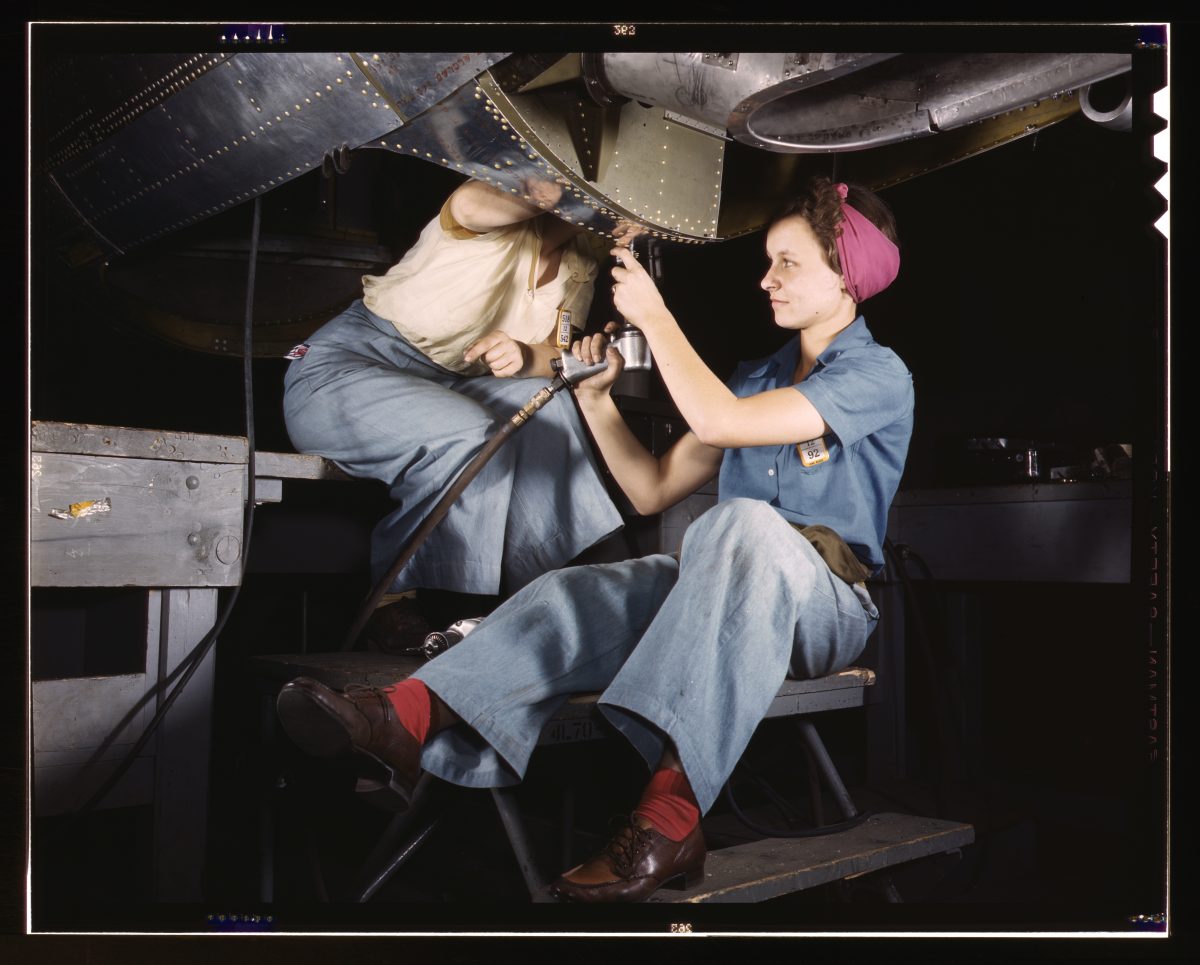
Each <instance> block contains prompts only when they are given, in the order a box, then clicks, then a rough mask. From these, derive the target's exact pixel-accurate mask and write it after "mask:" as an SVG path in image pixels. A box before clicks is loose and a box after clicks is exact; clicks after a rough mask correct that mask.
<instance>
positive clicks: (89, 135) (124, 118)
mask: <svg viewBox="0 0 1200 965" xmlns="http://www.w3.org/2000/svg"><path fill="white" fill-rule="evenodd" d="M203 57H204V55H203V54H197V55H196V56H194V57H192V58H191V59H190V60H187V61H185V62H184V63H183V64H181V65H180V66H178V67H176V68H175V69H174V70H172V71H170V72H169V73H167V74H166V75H164V76H163V77H162V78H160V79H159V80H157V81H155V82H154V83H153V84H151V85H150V86H149V87H147V88H146V89H145V90H144V91H140V92H139V93H137V94H134V95H133V96H132V97H129V98H127V99H126V100H125V102H124V103H122V104H121V106H120V107H117V108H114V109H113V110H111V111H109V112H108V113H107V114H105V115H104V116H103V117H102V118H100V119H99V120H98V121H95V122H94V123H93V124H92V125H91V126H90V127H89V128H88V130H87V131H86V132H84V133H83V134H81V135H80V136H79V138H78V139H77V140H76V143H75V144H74V145H72V146H71V147H69V148H64V149H63V150H62V151H59V152H58V153H57V154H54V155H52V156H51V157H50V158H49V159H48V160H47V161H46V167H48V168H54V167H57V166H58V165H60V164H63V163H65V162H67V161H69V160H71V159H72V158H74V157H78V156H79V155H80V154H82V153H83V152H85V151H87V150H90V149H91V148H92V147H94V146H95V145H96V143H98V142H99V141H102V140H104V139H105V138H106V137H108V136H109V135H111V134H112V133H113V131H115V130H117V129H118V128H120V127H122V126H123V125H125V124H128V123H129V122H130V121H132V120H134V119H135V118H137V117H139V116H140V115H141V114H143V113H145V111H147V110H148V109H150V108H151V107H153V106H154V105H155V104H157V103H158V102H159V101H161V100H162V99H163V98H164V97H166V96H168V95H169V94H172V93H174V92H175V91H177V90H179V89H181V88H182V87H183V86H184V85H183V84H182V83H179V82H176V83H174V84H171V85H170V86H169V87H168V88H167V89H165V90H163V91H162V92H160V93H159V94H158V95H157V96H155V97H152V98H151V97H150V95H151V94H152V93H154V91H155V90H156V89H157V88H159V87H160V86H161V85H163V84H166V83H167V80H168V78H171V77H174V76H175V75H176V74H178V73H179V72H181V71H183V70H186V69H187V68H188V67H190V66H191V65H193V64H195V63H196V62H198V61H199V60H201V59H202V58H203ZM223 61H225V55H224V54H218V55H216V56H215V57H213V58H212V59H210V60H208V61H207V63H205V64H203V65H201V66H200V68H199V69H198V70H193V71H190V72H189V73H188V75H187V80H188V81H189V82H190V81H191V80H194V79H196V78H198V77H200V76H201V75H202V74H204V73H205V72H206V71H207V70H208V69H209V68H210V67H215V66H217V65H218V64H220V63H222V62H223ZM143 98H149V99H148V100H147V101H146V102H145V103H143V104H139V103H138V102H139V101H140V100H142V99H143ZM122 112H126V113H124V114H122ZM118 115H121V116H119V117H118ZM83 116H86V114H82V115H80V117H83ZM114 118H117V119H116V120H113V119H114ZM78 120H79V118H76V121H78ZM76 121H72V122H71V123H72V124H74V123H76ZM70 126H71V125H70V124H68V125H67V127H65V128H63V131H66V130H67V129H68V128H69V127H70ZM61 133H62V132H60V134H59V135H56V136H61Z"/></svg>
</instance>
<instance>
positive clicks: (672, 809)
mask: <svg viewBox="0 0 1200 965" xmlns="http://www.w3.org/2000/svg"><path fill="white" fill-rule="evenodd" d="M633 813H634V814H636V815H638V817H642V818H645V819H646V820H647V821H649V822H650V823H651V824H652V825H654V830H656V831H658V832H659V833H660V834H663V835H666V836H667V837H668V838H670V839H671V840H672V841H682V840H683V839H684V838H686V837H687V836H688V835H689V834H691V833H692V829H693V828H694V827H695V826H696V825H697V824H699V823H700V805H698V804H697V803H696V796H695V795H694V794H693V793H692V786H691V785H690V784H688V780H687V778H686V777H684V776H683V774H681V773H680V772H679V771H674V770H671V768H669V767H664V768H661V769H660V770H658V771H656V772H655V773H654V776H653V777H652V778H650V783H649V784H647V785H646V790H645V791H643V792H642V799H641V801H639V802H638V806H637V807H636V808H634V809H633Z"/></svg>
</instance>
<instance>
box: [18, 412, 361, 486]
mask: <svg viewBox="0 0 1200 965" xmlns="http://www.w3.org/2000/svg"><path fill="white" fill-rule="evenodd" d="M30 449H31V451H33V452H65V453H72V454H74V455H81V456H105V457H108V458H114V459H168V460H172V461H175V462H224V463H230V464H231V465H245V464H246V457H247V455H248V452H249V449H248V446H247V443H246V438H245V436H217V435H209V434H205V433H198V432H172V431H163V430H158V429H135V428H132V427H129V426H98V425H88V424H85V423H79V422H34V423H33V426H32V430H31V433H30ZM254 469H255V472H256V473H257V474H258V475H259V476H263V477H274V478H278V479H350V478H352V477H351V476H348V475H346V474H345V473H344V472H342V471H341V470H340V469H339V468H338V467H337V466H335V465H334V464H333V463H332V462H330V461H329V460H328V459H322V458H321V457H320V456H308V455H303V454H301V453H295V452H256V453H255V454H254Z"/></svg>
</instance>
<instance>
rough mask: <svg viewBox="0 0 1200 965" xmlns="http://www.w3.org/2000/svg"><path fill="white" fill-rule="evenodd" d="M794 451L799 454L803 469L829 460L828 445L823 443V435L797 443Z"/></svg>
mask: <svg viewBox="0 0 1200 965" xmlns="http://www.w3.org/2000/svg"><path fill="white" fill-rule="evenodd" d="M796 453H797V454H798V455H799V456H800V463H801V465H803V466H804V468H805V469H811V468H812V467H813V466H819V465H821V463H823V462H829V447H828V446H826V445H825V437H824V436H818V437H817V438H816V439H809V440H808V442H801V443H797V445H796Z"/></svg>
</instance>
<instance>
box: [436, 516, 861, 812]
mask: <svg viewBox="0 0 1200 965" xmlns="http://www.w3.org/2000/svg"><path fill="white" fill-rule="evenodd" d="M878 617H879V613H878V611H877V610H876V609H875V606H874V604H873V603H872V602H871V598H870V596H869V595H868V594H867V591H866V589H865V587H862V586H861V585H860V586H855V587H852V586H850V585H849V584H847V583H846V582H845V581H843V580H842V579H840V578H839V577H837V576H836V575H834V574H833V573H832V572H831V571H830V569H829V567H828V566H826V564H825V562H824V561H823V560H822V559H821V557H820V556H819V555H818V554H817V552H816V550H814V549H813V547H812V544H811V543H810V542H809V541H808V540H807V539H805V538H804V537H803V536H801V535H800V534H799V533H798V532H797V531H796V530H795V529H794V528H793V527H792V526H791V525H790V524H788V523H787V521H786V520H784V519H783V517H781V516H780V515H779V514H778V513H776V512H775V511H774V510H773V509H772V508H771V507H770V506H769V505H767V504H766V503H764V502H761V501H759V500H751V499H731V500H728V501H725V502H721V503H719V504H718V505H717V506H715V507H714V508H713V509H711V510H709V511H708V512H707V513H705V514H704V515H703V516H701V517H700V518H699V519H697V520H696V521H695V522H694V523H692V525H691V526H690V527H689V529H688V531H687V533H686V535H685V537H684V541H683V547H682V550H681V552H680V557H679V560H678V561H676V559H675V558H674V557H671V556H665V555H659V556H649V557H645V558H643V559H635V560H628V561H625V562H621V563H610V564H601V565H595V566H578V567H568V568H567V569H563V570H559V571H556V572H552V573H547V574H546V575H545V576H542V577H540V578H538V579H537V580H535V581H533V582H532V583H531V584H529V585H528V586H527V587H526V588H525V589H524V590H522V591H521V592H519V593H517V594H516V595H515V596H513V597H512V598H510V599H509V600H507V601H506V602H505V603H504V604H502V605H501V606H500V607H499V608H497V609H496V610H495V611H494V612H493V613H492V614H491V615H490V616H489V617H488V618H487V619H486V620H484V621H483V623H481V624H480V625H479V626H478V627H477V628H476V629H475V630H474V631H473V632H472V633H471V634H470V635H469V636H468V637H467V638H466V639H465V640H463V641H462V642H461V643H459V644H458V645H457V646H455V647H452V648H451V649H450V650H448V651H447V652H445V653H443V654H441V655H440V656H438V657H437V658H436V659H434V660H433V661H431V662H430V663H429V664H428V665H427V666H425V667H422V668H421V669H420V670H419V671H418V672H417V673H416V674H415V676H416V677H417V678H418V679H420V680H423V681H424V682H425V684H426V686H428V687H429V688H430V689H431V690H432V691H433V692H434V693H436V694H437V695H438V696H439V697H441V699H442V700H443V701H445V703H446V704H448V705H449V706H450V708H451V709H452V710H454V712H455V713H456V714H458V716H459V717H461V718H462V720H463V721H464V723H465V725H466V726H461V725H457V726H454V727H451V728H448V729H446V730H443V731H442V732H440V733H439V734H437V735H436V736H435V737H434V738H433V739H432V740H431V741H430V742H429V744H428V745H426V747H425V751H424V754H423V757H422V765H423V766H424V767H425V769H426V770H428V771H430V772H431V773H433V774H436V775H438V776H439V777H442V778H444V779H445V780H448V781H452V782H454V783H458V784H463V785H467V786H469V787H497V786H503V785H508V784H514V783H516V782H517V781H519V780H520V779H521V777H522V776H523V775H524V773H525V769H526V766H527V764H528V762H529V757H530V754H531V753H532V751H533V748H534V746H535V745H536V743H537V740H538V736H539V735H540V733H541V731H542V729H543V727H544V726H545V725H546V723H547V722H548V721H549V719H550V717H551V716H553V714H554V712H555V711H556V710H557V708H558V707H559V705H560V704H561V703H562V702H563V701H564V700H565V699H566V698H567V697H568V696H569V695H571V694H575V693H580V692H594V691H602V694H601V697H600V708H601V711H602V712H603V713H604V714H605V716H606V717H607V718H608V720H609V721H610V722H611V723H612V724H613V725H614V726H615V727H616V728H617V729H618V730H619V731H620V732H621V733H623V734H624V735H625V736H626V737H627V738H628V739H629V740H630V741H631V742H632V744H633V745H634V747H635V748H636V749H637V750H638V752H639V753H640V754H641V755H642V757H643V758H644V759H645V760H646V762H647V764H648V765H649V766H650V767H651V768H653V767H654V766H655V765H656V764H657V763H658V760H659V758H660V757H661V755H662V753H663V750H664V748H665V746H666V745H665V741H666V740H667V739H669V740H670V741H671V742H672V743H673V744H674V746H675V748H676V751H677V753H678V755H679V758H680V760H681V762H682V763H683V767H684V770H685V772H686V774H687V777H688V779H689V781H690V782H691V786H692V789H693V791H694V792H695V795H696V799H697V801H698V802H699V804H700V807H701V810H702V811H707V810H708V809H709V807H711V805H712V803H713V801H714V800H715V798H716V796H717V794H718V792H719V791H720V789H721V787H722V785H723V784H724V783H725V780H726V778H727V777H728V776H729V774H730V772H731V771H732V770H733V767H734V765H735V764H736V763H737V761H738V758H740V757H741V755H742V752H743V750H744V749H745V747H746V744H747V743H748V742H749V740H750V737H751V735H752V734H753V732H754V729H755V728H756V727H757V726H758V723H759V721H760V720H761V719H762V717H763V715H764V714H765V713H766V711H767V708H768V706H769V705H770V703H771V700H772V698H773V697H774V696H775V694H776V692H777V691H778V689H779V686H780V685H781V684H782V682H783V680H784V678H785V677H786V676H788V675H789V674H790V675H791V676H794V677H801V678H807V677H818V676H823V675H825V674H829V673H833V672H835V671H837V670H840V669H842V668H844V667H846V666H847V665H849V664H850V663H851V662H852V661H853V660H854V659H855V657H857V656H858V655H859V654H860V653H861V652H862V649H863V646H864V645H865V643H866V640H867V637H868V636H869V635H870V633H871V631H872V630H873V629H874V627H875V624H876V622H877V620H878Z"/></svg>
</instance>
